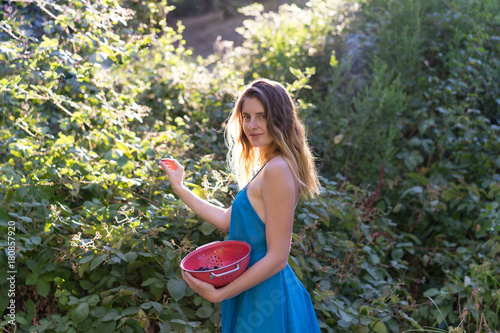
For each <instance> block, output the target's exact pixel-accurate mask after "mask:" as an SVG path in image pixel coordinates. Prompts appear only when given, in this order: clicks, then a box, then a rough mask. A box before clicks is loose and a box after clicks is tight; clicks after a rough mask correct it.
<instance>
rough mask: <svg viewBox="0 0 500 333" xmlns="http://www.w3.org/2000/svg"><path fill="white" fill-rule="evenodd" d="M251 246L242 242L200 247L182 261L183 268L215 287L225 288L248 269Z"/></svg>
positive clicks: (211, 244) (210, 244) (219, 243)
mask: <svg viewBox="0 0 500 333" xmlns="http://www.w3.org/2000/svg"><path fill="white" fill-rule="evenodd" d="M250 250H251V246H250V244H248V243H246V242H242V241H223V242H213V243H208V244H206V245H203V246H200V247H198V248H197V249H196V250H195V251H193V252H191V253H190V254H188V255H187V256H186V257H184V259H182V261H181V268H182V269H183V270H185V271H186V272H189V273H191V275H193V276H194V277H195V278H197V279H200V280H202V281H205V282H208V283H210V284H211V285H213V286H214V287H216V288H218V287H223V286H225V285H227V284H228V283H229V282H231V281H233V280H234V279H236V278H237V277H238V276H240V275H241V274H242V273H243V272H244V271H245V270H246V269H247V267H248V262H249V260H250Z"/></svg>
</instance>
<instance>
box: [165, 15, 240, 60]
mask: <svg viewBox="0 0 500 333" xmlns="http://www.w3.org/2000/svg"><path fill="white" fill-rule="evenodd" d="M244 19H245V16H243V15H241V14H239V15H237V16H234V17H231V18H228V19H225V18H224V17H223V15H222V13H217V12H211V13H207V14H203V15H199V16H193V17H185V18H180V19H179V20H180V21H181V22H182V24H183V25H184V26H185V27H186V28H185V30H184V32H183V33H182V35H183V37H184V40H185V41H186V47H187V48H189V49H192V50H193V53H194V55H195V56H196V55H201V56H202V57H207V56H208V55H210V54H212V53H213V51H214V42H215V41H216V39H217V37H218V36H221V38H222V40H229V41H233V42H234V44H235V45H238V46H239V45H241V44H242V43H243V37H242V36H241V35H240V34H238V33H237V32H236V31H235V29H236V28H237V27H240V26H242V23H243V20H244ZM173 24H176V21H174V22H173Z"/></svg>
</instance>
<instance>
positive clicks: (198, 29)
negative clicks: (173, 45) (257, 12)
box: [169, 0, 303, 57]
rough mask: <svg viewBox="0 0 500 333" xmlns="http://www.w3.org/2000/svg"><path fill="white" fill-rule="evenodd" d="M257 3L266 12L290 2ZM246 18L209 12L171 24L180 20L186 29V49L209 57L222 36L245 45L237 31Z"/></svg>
mask: <svg viewBox="0 0 500 333" xmlns="http://www.w3.org/2000/svg"><path fill="white" fill-rule="evenodd" d="M300 1H303V0H300ZM300 1H292V2H294V3H295V2H300ZM253 2H255V1H248V4H251V3H253ZM256 2H259V3H261V4H263V5H264V10H266V11H276V10H278V6H279V4H281V3H284V2H289V1H284V0H261V1H256ZM246 18H247V17H246V16H244V15H242V14H236V15H235V16H233V17H230V18H224V16H223V15H222V12H209V13H206V14H203V15H198V16H189V17H183V18H177V19H173V20H172V22H171V23H169V24H170V25H172V26H174V27H175V26H176V24H177V23H176V22H177V21H178V20H180V21H181V22H182V24H183V25H184V26H185V27H186V28H185V30H184V32H183V33H182V35H183V37H184V40H185V41H186V47H187V48H190V49H192V50H193V53H194V56H197V55H201V56H202V57H207V56H208V55H210V54H212V53H213V51H214V42H215V41H216V40H217V37H218V36H221V38H222V40H228V41H233V42H234V45H235V46H240V45H241V44H242V43H243V37H242V36H241V35H240V34H238V33H237V32H236V31H235V29H236V28H238V27H241V26H242V25H243V24H242V23H243V20H245V19H246Z"/></svg>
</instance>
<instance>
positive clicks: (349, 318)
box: [339, 309, 354, 323]
mask: <svg viewBox="0 0 500 333" xmlns="http://www.w3.org/2000/svg"><path fill="white" fill-rule="evenodd" d="M339 313H340V316H341V317H342V320H344V321H345V322H348V323H350V322H351V321H352V320H353V319H354V317H353V316H351V315H350V314H348V313H347V312H344V311H342V310H340V309H339Z"/></svg>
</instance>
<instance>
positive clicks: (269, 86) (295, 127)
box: [225, 79, 320, 197]
mask: <svg viewBox="0 0 500 333" xmlns="http://www.w3.org/2000/svg"><path fill="white" fill-rule="evenodd" d="M250 97H256V98H258V99H259V101H260V102H261V103H262V105H263V106H264V110H265V113H266V120H267V131H268V133H269V135H270V136H271V138H272V143H271V144H270V145H269V147H267V148H266V150H265V155H266V156H262V157H263V159H264V160H268V159H269V158H272V157H273V156H276V155H279V156H282V157H283V159H285V161H286V162H287V163H288V166H289V167H290V170H291V171H292V173H293V175H294V176H295V178H296V179H297V181H298V184H299V193H300V194H301V195H302V196H304V197H307V196H309V195H310V196H315V195H317V194H319V188H320V183H319V179H318V172H317V169H316V166H315V164H314V157H313V155H312V153H311V149H310V147H309V145H308V143H307V140H306V135H305V128H304V124H303V123H302V121H301V120H300V119H299V118H298V116H297V110H296V109H295V105H294V103H293V100H292V98H291V97H290V94H289V93H288V92H287V90H286V89H285V87H283V85H281V84H280V83H278V82H275V81H271V80H267V79H258V80H255V81H253V82H252V83H250V84H249V85H248V86H246V87H245V89H244V90H243V91H242V93H241V94H240V96H239V97H238V100H237V101H236V104H235V106H234V108H233V110H232V112H231V114H230V116H229V120H228V123H227V125H226V128H225V138H226V145H227V146H228V148H229V152H228V154H227V157H228V167H229V170H230V172H231V173H233V174H234V175H235V177H236V179H237V181H238V184H239V187H240V188H242V187H243V186H245V185H246V184H247V183H248V182H249V181H250V179H251V177H252V175H253V174H254V173H255V172H256V170H257V169H258V168H259V167H260V161H261V156H260V155H259V149H256V148H254V147H253V146H252V144H251V143H250V141H249V139H248V138H247V136H246V135H245V133H244V132H243V118H242V117H243V116H242V113H241V111H242V108H243V103H244V102H245V100H246V99H247V98H250Z"/></svg>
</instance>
